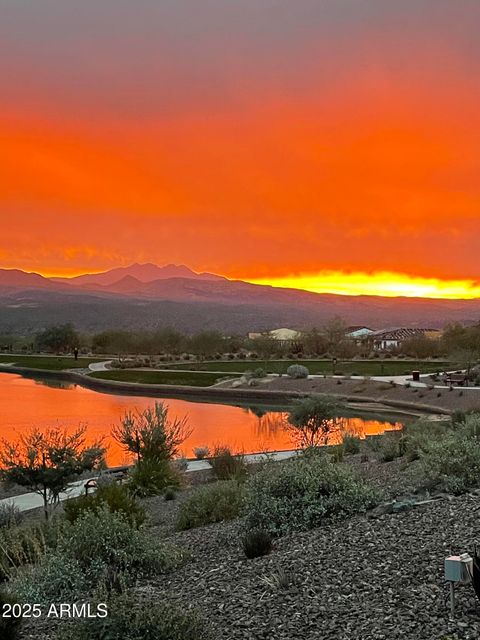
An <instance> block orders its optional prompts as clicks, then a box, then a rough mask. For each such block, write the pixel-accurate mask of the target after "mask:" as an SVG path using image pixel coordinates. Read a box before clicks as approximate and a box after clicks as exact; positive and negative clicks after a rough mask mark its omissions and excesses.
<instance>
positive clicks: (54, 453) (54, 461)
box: [0, 427, 105, 519]
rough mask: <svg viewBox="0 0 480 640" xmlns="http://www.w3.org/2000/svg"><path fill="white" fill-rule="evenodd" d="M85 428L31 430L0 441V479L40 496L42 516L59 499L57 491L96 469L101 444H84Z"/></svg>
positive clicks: (46, 514) (100, 460)
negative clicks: (73, 429)
mask: <svg viewBox="0 0 480 640" xmlns="http://www.w3.org/2000/svg"><path fill="white" fill-rule="evenodd" d="M85 432H86V427H81V428H79V429H78V430H77V431H75V432H74V433H68V432H67V431H66V430H64V429H47V430H45V431H40V430H39V429H36V428H35V429H32V430H31V431H30V432H29V433H27V434H24V435H22V436H21V437H20V439H19V440H18V442H13V443H12V442H7V441H6V440H3V441H2V446H1V449H0V465H1V466H0V478H1V479H2V480H4V481H5V482H8V483H12V484H18V485H20V486H21V487H25V488H26V489H29V490H30V491H33V492H34V493H38V494H39V495H40V496H41V497H42V499H43V508H44V513H45V518H46V519H48V516H49V513H50V510H51V508H52V507H55V506H56V505H57V504H58V502H59V496H60V493H62V492H63V491H65V490H66V489H67V488H68V485H69V484H70V483H71V482H72V481H73V480H75V479H76V478H78V476H80V475H81V474H82V473H84V472H85V471H91V470H93V469H95V468H98V467H99V466H100V464H101V463H102V462H103V460H104V456H105V447H103V446H102V442H101V441H98V442H95V443H94V444H92V445H90V446H87V445H86V443H85Z"/></svg>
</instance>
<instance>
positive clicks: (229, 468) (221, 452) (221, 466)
mask: <svg viewBox="0 0 480 640" xmlns="http://www.w3.org/2000/svg"><path fill="white" fill-rule="evenodd" d="M210 464H211V466H212V469H213V473H214V475H215V477H216V478H218V480H230V479H231V478H235V479H237V480H239V479H242V478H244V477H245V475H246V473H247V467H246V463H245V458H244V456H243V455H241V454H237V455H234V454H233V453H232V451H231V449H230V448H229V447H227V446H225V445H221V446H218V447H215V449H214V451H213V456H212V458H211V459H210Z"/></svg>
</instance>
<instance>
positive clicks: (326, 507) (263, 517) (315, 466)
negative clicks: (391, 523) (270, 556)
mask: <svg viewBox="0 0 480 640" xmlns="http://www.w3.org/2000/svg"><path fill="white" fill-rule="evenodd" d="M376 500H377V496H376V492H375V491H374V490H373V489H372V488H371V487H370V486H369V485H367V484H366V483H365V482H364V481H363V480H361V479H359V478H357V477H356V476H355V475H354V474H353V473H352V472H351V470H350V469H349V468H348V467H346V466H344V465H342V464H334V463H332V462H330V461H329V460H328V458H327V456H324V455H321V454H318V453H310V454H309V455H305V456H301V457H298V458H293V459H291V460H288V461H286V462H282V463H279V464H275V465H267V466H266V467H265V468H264V469H262V470H260V471H259V472H258V473H256V474H255V475H253V476H251V478H250V479H249V481H248V483H247V490H246V496H245V515H246V525H247V529H263V530H265V531H268V532H269V533H271V534H272V535H273V536H279V535H283V534H286V533H289V532H290V531H296V530H297V531H302V530H307V529H312V528H314V527H318V526H320V525H321V524H322V523H323V522H324V520H326V519H332V518H334V519H337V518H344V517H346V516H348V515H350V514H352V513H355V512H357V511H364V510H365V509H368V508H369V507H371V506H373V505H374V504H375V502H376Z"/></svg>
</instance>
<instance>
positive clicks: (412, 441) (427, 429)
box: [402, 419, 450, 461]
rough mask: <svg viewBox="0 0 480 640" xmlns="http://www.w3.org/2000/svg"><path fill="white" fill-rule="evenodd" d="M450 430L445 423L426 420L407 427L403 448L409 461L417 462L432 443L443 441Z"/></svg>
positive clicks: (405, 428)
mask: <svg viewBox="0 0 480 640" xmlns="http://www.w3.org/2000/svg"><path fill="white" fill-rule="evenodd" d="M449 429H450V427H449V425H447V424H445V423H444V422H437V421H433V420H425V419H420V420H417V421H416V422H412V423H411V424H407V425H405V427H404V428H403V431H402V438H403V445H402V446H403V448H404V451H405V454H406V456H407V458H408V460H410V461H412V460H417V459H418V458H419V457H420V455H421V454H422V453H423V452H425V451H427V450H428V448H429V446H430V443H431V442H432V441H435V440H439V439H442V438H443V437H444V436H445V435H446V433H447V432H448V430H449Z"/></svg>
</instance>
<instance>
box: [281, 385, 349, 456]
mask: <svg viewBox="0 0 480 640" xmlns="http://www.w3.org/2000/svg"><path fill="white" fill-rule="evenodd" d="M341 408H342V406H341V405H340V404H339V403H338V402H337V401H336V400H334V399H333V398H329V397H326V396H325V397H323V396H315V395H312V396H309V397H308V398H302V399H301V400H297V401H296V402H295V403H294V404H293V406H292V409H291V411H290V413H289V415H288V424H287V429H288V430H289V431H290V432H291V433H292V435H293V437H294V438H295V440H296V441H297V443H298V445H299V446H300V447H301V448H303V449H306V448H309V447H318V446H320V445H322V444H328V440H329V438H330V436H331V435H332V434H333V433H338V432H339V431H340V427H341V423H340V421H339V420H338V417H339V413H340V411H341Z"/></svg>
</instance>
